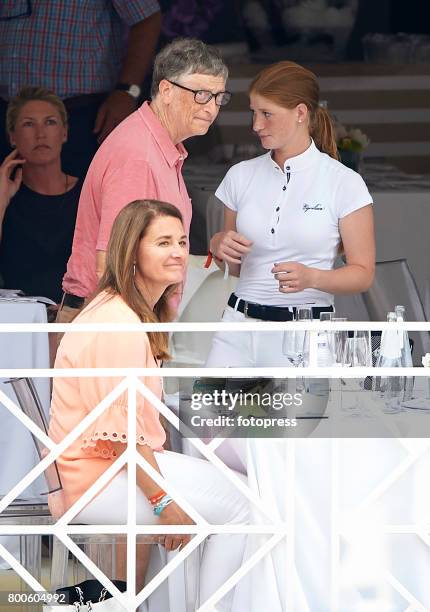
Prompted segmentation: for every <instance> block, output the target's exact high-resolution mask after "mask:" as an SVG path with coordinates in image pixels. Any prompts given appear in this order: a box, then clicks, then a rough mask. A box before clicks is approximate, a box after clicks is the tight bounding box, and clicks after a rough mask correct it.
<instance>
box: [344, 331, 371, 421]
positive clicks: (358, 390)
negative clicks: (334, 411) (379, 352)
mask: <svg viewBox="0 0 430 612" xmlns="http://www.w3.org/2000/svg"><path fill="white" fill-rule="evenodd" d="M342 365H343V366H344V367H352V368H354V367H355V368H357V367H371V366H372V349H371V344H370V333H369V332H366V331H356V332H354V337H353V338H347V340H346V344H345V350H344V354H343V359H342ZM364 382H365V378H360V379H349V380H348V385H347V386H350V387H351V388H352V389H353V390H354V392H355V394H356V401H355V402H354V404H353V405H352V406H351V407H350V408H349V409H350V410H354V411H355V413H357V414H359V413H361V409H362V403H361V399H362V393H363V391H364Z"/></svg>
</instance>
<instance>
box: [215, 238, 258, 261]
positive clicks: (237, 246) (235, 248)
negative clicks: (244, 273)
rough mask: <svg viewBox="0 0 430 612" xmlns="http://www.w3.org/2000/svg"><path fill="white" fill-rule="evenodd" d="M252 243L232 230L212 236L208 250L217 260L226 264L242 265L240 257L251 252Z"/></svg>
mask: <svg viewBox="0 0 430 612" xmlns="http://www.w3.org/2000/svg"><path fill="white" fill-rule="evenodd" d="M251 246H252V242H251V240H248V239H247V238H245V236H242V234H239V233H238V232H235V231H233V230H229V231H227V232H218V233H217V234H215V235H214V236H212V238H211V241H210V246H209V248H210V250H211V252H212V253H213V254H214V255H215V257H218V258H219V259H222V260H223V261H226V262H227V263H236V264H241V263H242V257H243V256H244V255H247V254H248V253H249V251H250V250H251Z"/></svg>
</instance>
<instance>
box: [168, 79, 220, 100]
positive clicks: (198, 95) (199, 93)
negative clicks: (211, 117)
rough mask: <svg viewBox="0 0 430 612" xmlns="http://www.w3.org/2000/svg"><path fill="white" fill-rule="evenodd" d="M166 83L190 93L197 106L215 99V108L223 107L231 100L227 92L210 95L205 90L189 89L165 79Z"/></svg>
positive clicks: (209, 92) (210, 93)
mask: <svg viewBox="0 0 430 612" xmlns="http://www.w3.org/2000/svg"><path fill="white" fill-rule="evenodd" d="M166 81H167V82H168V83H170V84H171V85H176V87H180V88H181V89H185V90H186V91H191V93H193V94H194V100H195V101H196V102H197V104H207V103H208V102H210V101H211V100H212V98H215V104H216V105H217V106H225V105H226V104H228V103H229V102H230V100H231V96H232V94H231V93H230V92H229V91H218V92H217V93H212V92H211V91H207V90H206V89H191V88H190V87H185V85H179V83H175V82H174V81H169V79H166Z"/></svg>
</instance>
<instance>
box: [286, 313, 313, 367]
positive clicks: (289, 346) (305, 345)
mask: <svg viewBox="0 0 430 612" xmlns="http://www.w3.org/2000/svg"><path fill="white" fill-rule="evenodd" d="M296 320H297V321H312V308H311V307H310V306H300V307H299V308H298V309H297V319H296ZM282 353H283V354H284V355H286V357H287V358H288V360H289V361H290V363H291V364H292V365H293V366H294V367H295V368H300V367H305V366H306V365H307V364H308V363H309V332H308V331H305V330H301V329H299V330H293V331H286V332H284V337H283V340H282Z"/></svg>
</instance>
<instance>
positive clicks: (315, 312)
mask: <svg viewBox="0 0 430 612" xmlns="http://www.w3.org/2000/svg"><path fill="white" fill-rule="evenodd" d="M238 300H239V301H238ZM228 305H229V306H231V307H232V308H234V309H235V310H238V311H239V312H243V314H244V315H245V316H246V317H251V318H252V319H261V320H262V321H294V319H295V318H296V315H297V307H296V306H292V307H291V310H290V309H289V308H283V307H281V306H264V305H263V304H254V302H247V301H245V300H241V299H239V298H238V297H237V295H235V294H234V293H232V294H231V296H230V297H229V299H228ZM303 305H304V306H306V304H303ZM333 310H334V309H333V306H312V318H313V319H319V318H320V314H321V313H322V312H333Z"/></svg>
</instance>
